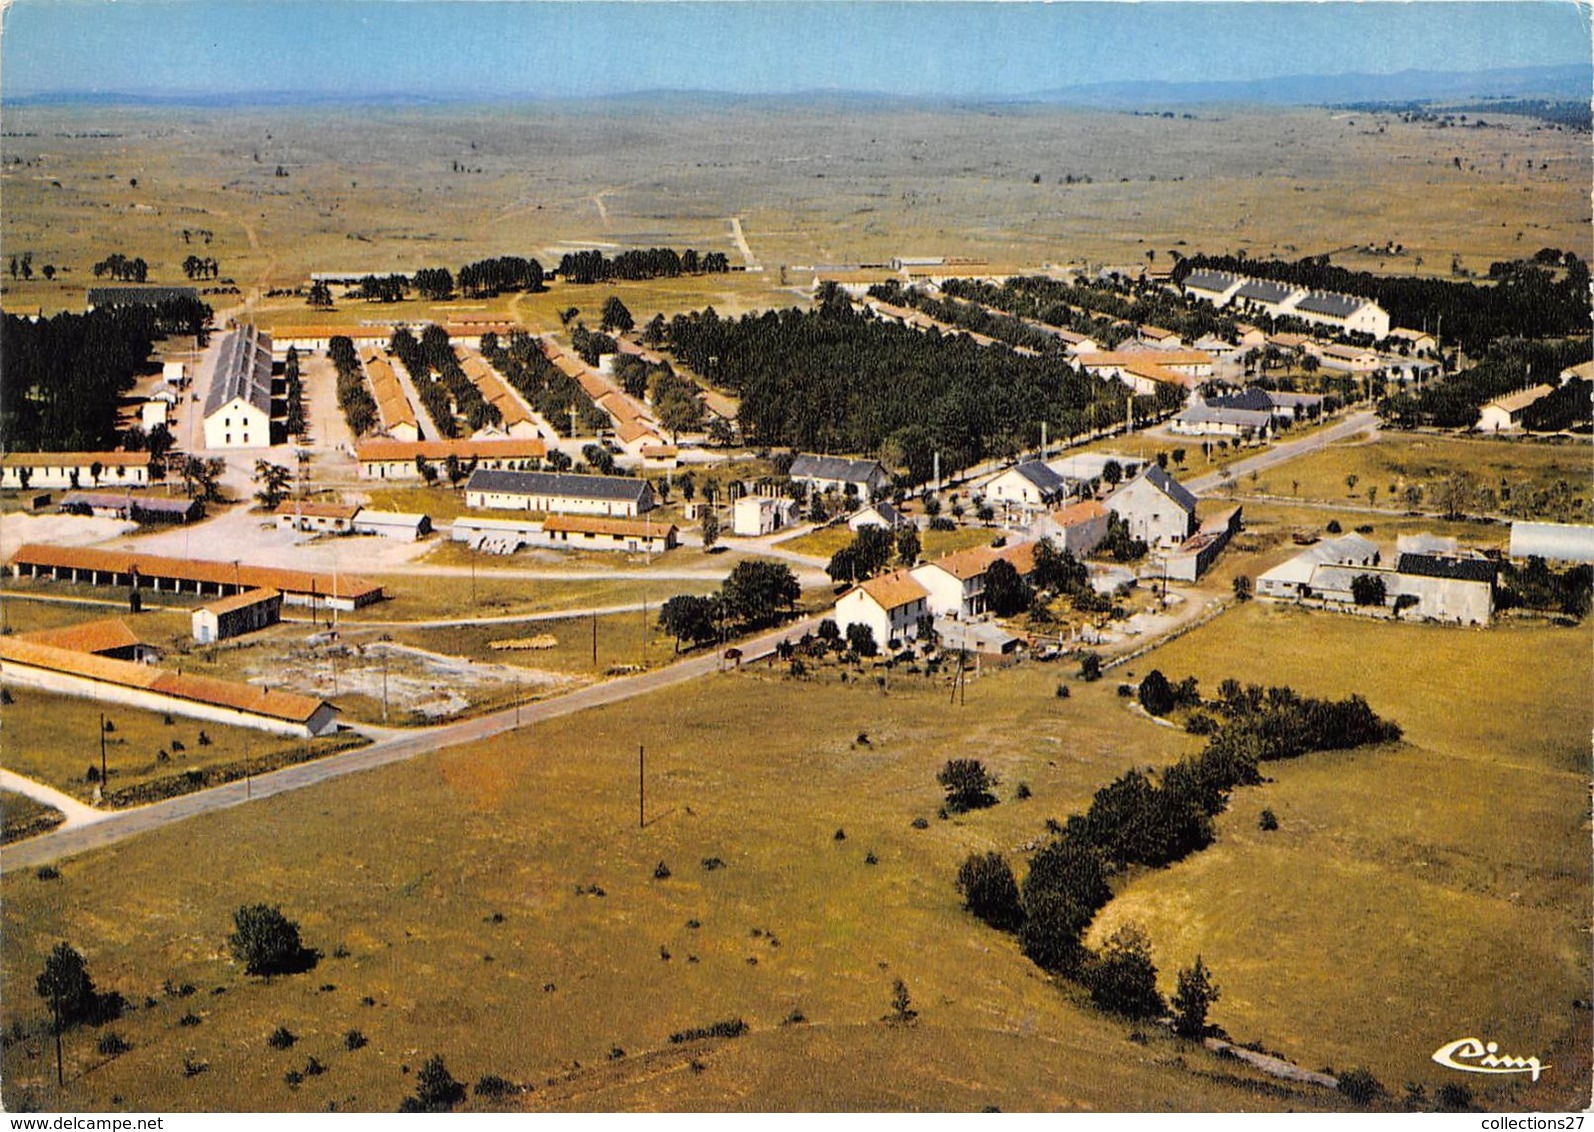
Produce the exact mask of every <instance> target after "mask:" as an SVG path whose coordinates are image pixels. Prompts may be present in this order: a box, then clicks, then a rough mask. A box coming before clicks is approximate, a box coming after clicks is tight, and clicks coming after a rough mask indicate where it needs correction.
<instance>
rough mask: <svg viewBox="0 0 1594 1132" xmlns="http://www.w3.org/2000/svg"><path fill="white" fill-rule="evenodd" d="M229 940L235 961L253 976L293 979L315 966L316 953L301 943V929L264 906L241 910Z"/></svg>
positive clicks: (234, 918)
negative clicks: (284, 976) (288, 976)
mask: <svg viewBox="0 0 1594 1132" xmlns="http://www.w3.org/2000/svg"><path fill="white" fill-rule="evenodd" d="M232 919H233V924H234V926H235V927H236V928H237V930H236V931H234V932H233V934H232V935H230V936H229V937H227V945H228V947H229V948H230V949H231V950H232V954H233V958H235V959H237V960H238V961H239V962H240V963H242V964H243V965H244V970H245V971H246V972H247V973H248V974H251V975H290V974H297V973H299V972H301V971H308V970H309V969H310V968H311V967H314V966H315V962H316V953H315V952H313V951H311V950H309V949H308V948H306V947H305V946H304V945H303V944H301V943H300V942H299V925H298V924H296V923H294V922H293V921H292V920H290V919H288V918H287V917H286V916H284V915H283V914H282V912H281V910H280V909H277V908H271V907H267V906H266V905H264V904H250V905H246V906H244V907H242V908H239V909H238V910H237V911H236V912H234V913H233V916H232Z"/></svg>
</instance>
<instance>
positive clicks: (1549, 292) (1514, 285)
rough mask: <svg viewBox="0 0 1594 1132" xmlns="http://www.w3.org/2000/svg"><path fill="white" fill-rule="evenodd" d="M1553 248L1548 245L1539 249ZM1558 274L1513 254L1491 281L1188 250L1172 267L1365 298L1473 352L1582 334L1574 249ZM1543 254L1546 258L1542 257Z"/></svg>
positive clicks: (1583, 295)
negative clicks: (1510, 341) (1499, 342)
mask: <svg viewBox="0 0 1594 1132" xmlns="http://www.w3.org/2000/svg"><path fill="white" fill-rule="evenodd" d="M1546 250H1547V251H1554V249H1546ZM1557 255H1558V257H1559V260H1560V263H1561V275H1560V278H1556V276H1555V273H1554V272H1553V270H1552V269H1551V267H1550V266H1548V264H1547V263H1545V262H1542V261H1540V260H1539V259H1538V257H1534V259H1533V260H1525V261H1518V262H1517V263H1516V264H1514V265H1513V267H1512V269H1511V270H1510V271H1509V272H1502V276H1501V277H1500V278H1499V279H1498V281H1497V282H1496V283H1494V284H1492V285H1491V286H1480V285H1479V284H1476V283H1458V282H1453V281H1451V280H1446V279H1429V278H1424V277H1419V276H1412V275H1374V274H1373V273H1372V272H1368V271H1350V270H1348V269H1346V268H1343V267H1335V266H1334V265H1333V264H1331V263H1329V260H1328V257H1327V256H1326V255H1324V256H1307V257H1306V258H1304V259H1299V260H1296V261H1295V262H1293V263H1290V262H1287V261H1283V260H1253V259H1246V258H1244V257H1241V256H1209V255H1194V256H1190V257H1189V258H1187V259H1183V260H1181V261H1180V262H1179V263H1178V264H1177V265H1176V266H1175V267H1174V270H1173V278H1174V280H1175V282H1178V283H1180V284H1182V283H1183V282H1184V280H1185V279H1186V278H1188V277H1189V274H1190V272H1192V271H1195V270H1197V269H1198V268H1199V269H1205V270H1210V271H1227V272H1230V273H1233V274H1238V275H1250V276H1255V277H1257V278H1260V279H1276V280H1279V281H1281V282H1284V283H1292V284H1294V285H1295V286H1297V287H1307V288H1310V289H1311V290H1314V291H1337V292H1340V293H1343V294H1347V295H1361V296H1365V297H1367V298H1370V299H1372V300H1373V301H1374V302H1376V303H1377V304H1378V305H1379V306H1381V307H1383V308H1384V310H1386V311H1388V312H1389V318H1390V322H1391V324H1392V325H1395V326H1410V327H1426V328H1428V329H1429V330H1436V329H1438V328H1439V326H1440V323H1441V320H1442V321H1443V326H1444V337H1445V339H1446V341H1449V342H1455V343H1458V344H1459V345H1460V346H1461V348H1462V349H1463V350H1465V351H1466V352H1467V353H1468V354H1470V355H1472V356H1473V357H1479V356H1481V355H1482V354H1483V353H1484V352H1485V351H1486V350H1487V349H1488V346H1489V344H1490V343H1492V342H1494V341H1495V340H1496V339H1500V338H1554V337H1561V336H1564V335H1569V334H1587V333H1588V329H1589V321H1590V316H1591V313H1594V312H1591V310H1590V301H1589V269H1588V264H1587V263H1585V262H1584V261H1583V260H1582V259H1581V258H1579V257H1578V256H1577V255H1576V254H1574V253H1571V252H1564V253H1557ZM1547 258H1548V257H1547Z"/></svg>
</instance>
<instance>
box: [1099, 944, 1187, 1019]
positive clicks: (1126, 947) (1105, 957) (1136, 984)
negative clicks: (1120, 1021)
mask: <svg viewBox="0 0 1594 1132" xmlns="http://www.w3.org/2000/svg"><path fill="white" fill-rule="evenodd" d="M1085 982H1086V984H1087V985H1088V986H1089V987H1090V997H1091V999H1092V1000H1093V1001H1094V1002H1095V1003H1096V1005H1097V1006H1100V1007H1101V1008H1102V1009H1104V1010H1111V1011H1114V1012H1115V1013H1118V1014H1126V1015H1128V1016H1129V1017H1131V1018H1155V1017H1157V1016H1158V1015H1160V1014H1161V1013H1162V1012H1163V1011H1164V1010H1165V1009H1166V1007H1167V1004H1166V1003H1164V1002H1163V1000H1162V995H1161V994H1160V993H1159V992H1158V990H1157V968H1156V965H1155V964H1154V963H1152V961H1151V940H1150V938H1149V937H1147V935H1146V933H1145V931H1144V930H1143V929H1141V928H1140V926H1139V925H1137V924H1133V923H1129V924H1125V925H1124V926H1123V927H1121V928H1119V929H1118V930H1117V931H1115V932H1114V933H1113V934H1112V935H1111V936H1110V937H1109V938H1108V940H1107V946H1106V947H1105V948H1103V949H1102V952H1101V954H1100V955H1098V956H1096V957H1095V959H1093V960H1092V961H1091V963H1090V964H1089V966H1088V967H1087V969H1086V972H1085Z"/></svg>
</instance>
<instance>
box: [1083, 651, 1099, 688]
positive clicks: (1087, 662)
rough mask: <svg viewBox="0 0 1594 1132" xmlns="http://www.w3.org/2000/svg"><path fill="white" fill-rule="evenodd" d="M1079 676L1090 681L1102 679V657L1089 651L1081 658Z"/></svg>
mask: <svg viewBox="0 0 1594 1132" xmlns="http://www.w3.org/2000/svg"><path fill="white" fill-rule="evenodd" d="M1079 678H1080V679H1081V680H1084V681H1085V682H1087V683H1089V682H1090V681H1093V680H1100V679H1101V657H1099V656H1097V655H1096V654H1095V653H1093V652H1087V653H1086V654H1085V655H1084V656H1082V657H1080V658H1079Z"/></svg>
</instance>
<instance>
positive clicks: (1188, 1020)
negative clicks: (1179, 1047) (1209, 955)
mask: <svg viewBox="0 0 1594 1132" xmlns="http://www.w3.org/2000/svg"><path fill="white" fill-rule="evenodd" d="M1220 997H1222V995H1221V992H1220V991H1219V990H1218V984H1217V983H1215V982H1213V981H1212V972H1211V971H1210V970H1208V969H1207V965H1206V964H1205V963H1203V962H1202V961H1201V956H1199V955H1197V956H1196V957H1195V962H1194V963H1192V964H1191V965H1190V966H1188V967H1184V968H1181V969H1180V971H1179V985H1178V987H1177V989H1176V990H1175V991H1174V993H1173V1003H1172V1005H1173V1028H1174V1030H1175V1031H1177V1032H1178V1033H1180V1034H1183V1035H1184V1036H1185V1037H1187V1038H1202V1037H1205V1036H1206V1032H1207V1011H1208V1010H1209V1009H1210V1008H1211V1006H1212V1004H1213V1003H1214V1002H1216V1001H1218V999H1219V998H1220Z"/></svg>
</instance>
